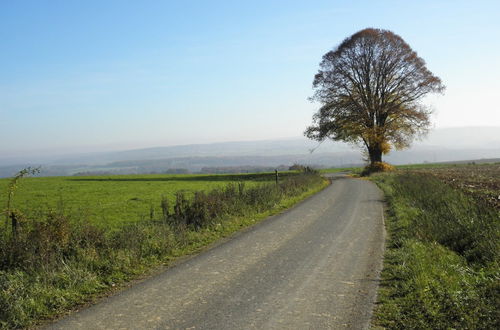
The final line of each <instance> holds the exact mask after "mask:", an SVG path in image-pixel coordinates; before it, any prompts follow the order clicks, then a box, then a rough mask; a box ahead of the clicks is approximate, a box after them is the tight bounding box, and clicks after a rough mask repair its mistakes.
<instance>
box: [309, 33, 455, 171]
mask: <svg viewBox="0 0 500 330" xmlns="http://www.w3.org/2000/svg"><path fill="white" fill-rule="evenodd" d="M313 88H314V89H315V92H314V95H313V96H312V97H311V100H312V101H317V102H319V103H321V107H320V109H319V111H318V112H317V113H316V114H315V115H314V116H313V124H312V125H311V126H309V127H308V128H307V129H306V131H305V133H304V134H305V135H306V136H307V137H309V138H310V139H314V140H318V141H323V140H325V139H327V138H330V139H332V140H336V141H345V142H349V143H354V144H356V145H361V146H364V147H365V148H366V152H367V154H368V157H369V160H370V163H371V165H373V164H374V163H375V162H381V161H382V154H386V153H388V152H389V151H390V150H391V148H392V147H394V148H395V149H404V148H407V147H409V146H410V143H411V142H412V140H413V139H414V138H415V137H416V136H421V135H423V134H426V133H427V131H428V128H429V126H430V119H429V117H430V116H429V115H430V110H429V109H428V108H426V107H425V106H424V105H423V104H422V102H421V101H422V98H423V97H424V96H425V95H427V94H428V93H436V92H438V93H441V92H443V91H444V89H445V87H444V85H443V84H442V83H441V79H439V78H438V77H436V76H434V75H433V74H432V73H431V72H430V71H429V70H428V69H427V68H426V66H425V62H424V60H423V59H422V58H420V57H418V56H417V53H416V52H415V51H413V50H412V49H411V48H410V46H409V45H408V44H407V43H406V42H405V41H404V40H403V39H402V38H401V37H400V36H398V35H396V34H394V33H393V32H391V31H387V30H380V29H364V30H362V31H359V32H357V33H355V34H353V35H352V36H350V37H349V38H347V39H345V40H344V41H343V42H342V43H341V44H340V46H338V47H337V48H336V49H334V50H332V51H330V52H328V53H326V54H325V55H324V56H323V60H322V61H321V63H320V69H319V72H318V73H317V74H316V76H315V77H314V82H313Z"/></svg>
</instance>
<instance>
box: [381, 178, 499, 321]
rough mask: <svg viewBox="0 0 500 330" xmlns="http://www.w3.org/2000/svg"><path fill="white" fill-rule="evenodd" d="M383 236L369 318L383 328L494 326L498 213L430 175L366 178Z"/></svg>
mask: <svg viewBox="0 0 500 330" xmlns="http://www.w3.org/2000/svg"><path fill="white" fill-rule="evenodd" d="M372 180H373V181H375V182H376V183H377V184H378V185H379V187H380V188H381V189H382V190H383V191H384V193H385V195H386V200H387V203H388V210H387V218H386V228H387V232H388V240H387V246H386V254H385V258H384V269H383V271H382V282H381V286H380V289H379V295H378V304H377V307H376V311H375V314H374V318H373V320H372V325H373V326H374V327H383V328H387V329H403V328H404V329H499V328H500V317H499V316H500V315H499V311H500V309H499V307H500V281H499V280H500V269H499V260H500V258H499V254H500V223H499V213H498V211H497V210H495V209H494V208H492V207H491V206H490V205H489V204H487V203H482V202H481V200H477V199H474V198H472V197H471V196H468V195H466V194H464V193H463V192H461V191H460V190H457V189H454V188H452V187H450V186H448V185H446V184H445V183H443V182H441V181H439V180H438V179H436V178H435V177H433V176H431V175H426V174H418V173H409V172H407V173H402V172H396V173H390V174H388V173H385V174H378V175H374V176H372Z"/></svg>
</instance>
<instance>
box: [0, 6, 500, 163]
mask: <svg viewBox="0 0 500 330" xmlns="http://www.w3.org/2000/svg"><path fill="white" fill-rule="evenodd" d="M366 27H375V28H382V29H389V30H391V31H393V32H395V33H397V34H399V35H400V36H401V37H403V39H405V40H406V41H407V42H408V43H409V45H410V46H411V47H412V48H413V49H414V50H415V51H417V53H418V54H419V56H421V57H422V58H423V59H424V60H425V61H426V63H427V67H428V69H430V70H431V71H432V72H433V73H434V74H435V75H437V76H439V77H440V78H441V79H442V80H443V82H444V84H445V85H446V87H447V89H446V92H445V94H444V95H439V96H432V97H429V98H428V99H427V100H426V103H428V104H429V105H431V106H432V107H433V109H434V115H433V126H434V127H436V128H440V127H458V126H500V109H499V105H498V104H499V103H498V101H497V100H498V99H497V97H496V96H497V95H498V93H499V91H500V79H498V77H500V55H499V54H500V42H499V40H500V1H459V0H456V1H455V0H454V1H439V0H434V1H385V0H378V1H375V0H372V1H333V0H330V1H312V0H311V1H273V0H267V1H216V0H211V1H148V0H145V1H106V0H100V1H90V0H87V1H70V0H66V1H58V0H52V1H42V0H38V1H8V0H0V40H1V42H0V157H2V155H4V156H12V155H18V154H26V153H34V154H35V153H77V152H88V151H103V150H116V149H131V148H142V147H155V146H168V145H177V144H191V143H210V142H222V141H241V140H265V139H275V138H285V137H295V136H301V135H302V133H303V131H304V129H305V128H306V126H308V125H309V124H310V123H311V117H312V115H313V114H314V112H315V111H316V110H317V108H318V106H319V105H318V104H315V103H311V102H310V101H308V97H310V96H311V95H312V93H313V90H312V80H313V77H314V74H315V73H316V72H317V70H318V67H319V66H318V65H319V62H320V61H321V57H322V55H323V54H324V53H326V52H327V51H329V50H331V49H332V48H334V47H335V46H337V45H338V44H339V43H340V42H341V41H342V40H343V39H345V38H346V37H348V36H350V35H352V34H353V33H355V32H357V31H359V30H361V29H364V28H366Z"/></svg>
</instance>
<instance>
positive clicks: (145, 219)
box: [0, 172, 328, 329]
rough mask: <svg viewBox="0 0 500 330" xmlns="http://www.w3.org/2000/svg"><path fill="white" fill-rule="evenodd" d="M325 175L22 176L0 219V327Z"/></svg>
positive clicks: (144, 270)
mask: <svg viewBox="0 0 500 330" xmlns="http://www.w3.org/2000/svg"><path fill="white" fill-rule="evenodd" d="M8 185H9V181H8V180H2V181H1V188H0V189H3V190H4V191H5V194H4V195H3V197H2V199H1V200H0V203H4V205H5V204H6V199H7V197H6V196H7V187H8ZM327 185H328V182H327V181H326V180H325V179H323V178H321V177H320V176H319V175H318V174H317V173H311V172H305V173H297V172H296V173H293V172H289V173H282V174H281V175H280V180H279V183H278V184H276V183H275V176H274V173H264V174H243V175H199V176H194V175H146V176H144V175H141V176H110V177H60V178H23V179H21V180H19V182H18V185H17V189H16V190H15V194H14V197H13V205H12V207H11V208H10V210H9V211H8V212H3V214H2V219H1V220H2V221H1V223H0V329H11V328H23V327H27V326H31V325H34V324H37V323H39V322H40V321H41V320H46V319H49V318H51V317H54V316H57V315H58V314H60V313H64V312H65V311H68V310H70V309H71V308H74V307H75V306H78V305H79V304H83V303H88V302H91V301H93V300H94V299H95V298H96V297H99V296H100V295H103V294H107V293H109V292H110V291H111V290H113V289H114V288H118V287H120V286H121V285H122V284H124V283H125V282H127V281H129V280H131V279H134V278H137V277H138V276H143V275H145V274H148V273H150V272H151V271H152V270H153V269H155V268H157V267H159V266H162V265H163V266H164V265H169V264H170V263H171V262H172V261H173V260H176V259H177V258H178V257H181V256H185V255H187V254H191V253H195V252H197V251H200V250H201V249H203V248H205V247H206V246H207V245H209V244H210V243H213V242H215V241H217V240H218V239H220V238H222V237H226V236H228V235H231V234H232V233H234V232H236V231H238V230H240V229H241V228H244V227H247V226H251V225H253V224H255V223H257V222H258V221H260V220H263V219H265V218H266V217H268V216H269V215H272V214H275V213H278V212H280V211H282V210H285V209H287V208H289V207H290V206H292V205H293V204H295V203H297V202H299V201H300V200H302V199H304V198H306V197H307V196H310V195H312V194H314V193H315V192H318V191H319V190H321V189H323V188H324V187H326V186H327ZM6 213H7V214H6ZM6 216H8V217H7V219H6ZM13 224H15V226H14V225H13ZM221 276H222V275H221Z"/></svg>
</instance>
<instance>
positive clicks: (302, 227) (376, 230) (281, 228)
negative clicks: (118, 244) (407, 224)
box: [47, 176, 384, 329]
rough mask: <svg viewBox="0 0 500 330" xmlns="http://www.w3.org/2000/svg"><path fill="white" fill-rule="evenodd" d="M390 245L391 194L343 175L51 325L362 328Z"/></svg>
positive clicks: (147, 327)
mask: <svg viewBox="0 0 500 330" xmlns="http://www.w3.org/2000/svg"><path fill="white" fill-rule="evenodd" d="M383 248H384V227H383V205H382V193H381V192H380V190H379V189H378V188H377V187H376V186H375V185H374V184H373V183H372V182H369V181H366V180H360V179H352V178H348V177H342V176H337V177H335V178H334V180H333V183H332V185H330V186H329V187H327V188H326V189H325V190H323V191H322V192H320V193H318V194H316V195H315V196H313V197H311V198H309V199H307V200H306V201H304V202H302V203H300V204H299V205H297V206H296V207H295V208H293V209H291V210H289V211H287V212H285V213H283V214H281V215H278V216H274V217H271V218H270V219H267V220H265V221H264V222H262V223H260V224H259V225H257V226H254V227H253V228H251V229H250V230H247V231H245V232H243V233H241V234H238V235H236V236H235V237H234V238H232V239H231V240H228V241H227V242H225V243H223V244H220V245H218V246H216V247H215V248H213V249H210V250H208V251H206V252H204V253H201V254H199V255H198V256H196V257H194V258H190V259H188V260H186V261H184V262H181V263H180V264H178V265H177V266H175V267H172V268H170V269H168V270H167V271H165V272H163V273H161V274H159V275H157V276H154V277H152V278H150V279H148V280H146V281H143V282H141V283H139V284H137V285H135V286H132V287H131V288H129V289H127V290H124V291H122V292H120V293H118V294H116V295H114V296H112V297H110V298H107V299H105V300H103V301H102V302H100V303H98V304H96V305H94V306H92V307H90V308H87V309H84V310H82V311H80V312H76V313H73V314H72V315H70V316H68V317H66V318H64V319H62V320H60V321H58V322H55V323H53V324H51V325H49V326H48V327H47V328H48V329H339V328H351V329H363V328H367V327H368V326H369V322H370V317H371V313H372V309H373V304H374V301H375V298H376V291H377V285H378V277H379V272H380V269H381V266H382V255H383Z"/></svg>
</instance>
